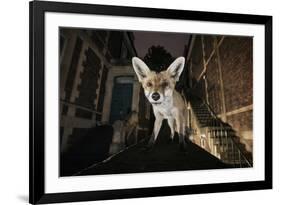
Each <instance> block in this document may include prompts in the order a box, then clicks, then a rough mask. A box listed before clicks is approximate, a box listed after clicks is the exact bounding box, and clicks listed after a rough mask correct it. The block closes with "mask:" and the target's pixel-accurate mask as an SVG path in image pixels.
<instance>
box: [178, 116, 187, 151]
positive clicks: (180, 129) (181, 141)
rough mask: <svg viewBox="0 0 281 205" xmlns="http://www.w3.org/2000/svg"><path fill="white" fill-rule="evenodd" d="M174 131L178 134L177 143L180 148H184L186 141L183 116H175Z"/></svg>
mask: <svg viewBox="0 0 281 205" xmlns="http://www.w3.org/2000/svg"><path fill="white" fill-rule="evenodd" d="M176 131H177V132H178V134H179V144H180V149H181V150H185V149H186V142H185V123H184V118H181V117H177V118H176Z"/></svg>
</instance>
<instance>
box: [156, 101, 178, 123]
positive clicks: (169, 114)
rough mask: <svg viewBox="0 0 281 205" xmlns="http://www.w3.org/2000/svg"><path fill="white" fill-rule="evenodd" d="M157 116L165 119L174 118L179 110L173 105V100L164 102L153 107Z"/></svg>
mask: <svg viewBox="0 0 281 205" xmlns="http://www.w3.org/2000/svg"><path fill="white" fill-rule="evenodd" d="M152 107H153V111H154V114H155V115H161V116H162V117H163V118H164V119H168V118H174V117H175V115H176V112H177V108H175V106H174V105H173V99H169V100H167V101H164V102H163V103H161V104H160V105H152Z"/></svg>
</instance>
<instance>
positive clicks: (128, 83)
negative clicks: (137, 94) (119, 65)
mask: <svg viewBox="0 0 281 205" xmlns="http://www.w3.org/2000/svg"><path fill="white" fill-rule="evenodd" d="M133 82H134V78H133V76H119V77H116V78H115V79H114V86H113V92H112V99H111V109H110V118H109V119H110V120H109V122H110V124H113V123H114V122H115V121H116V120H123V119H124V117H125V116H126V115H127V114H128V113H129V112H131V109H132V96H133Z"/></svg>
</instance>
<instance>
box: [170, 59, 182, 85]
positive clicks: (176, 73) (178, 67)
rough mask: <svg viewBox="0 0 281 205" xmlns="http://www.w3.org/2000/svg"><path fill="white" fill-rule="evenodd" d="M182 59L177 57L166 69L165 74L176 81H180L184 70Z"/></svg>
mask: <svg viewBox="0 0 281 205" xmlns="http://www.w3.org/2000/svg"><path fill="white" fill-rule="evenodd" d="M184 62H185V59H184V57H178V58H177V59H176V60H175V61H174V62H173V63H172V64H171V65H170V66H169V68H168V69H167V72H168V73H169V74H170V75H171V76H172V77H173V78H175V80H176V81H178V80H179V79H180V75H181V73H182V71H183V68H184Z"/></svg>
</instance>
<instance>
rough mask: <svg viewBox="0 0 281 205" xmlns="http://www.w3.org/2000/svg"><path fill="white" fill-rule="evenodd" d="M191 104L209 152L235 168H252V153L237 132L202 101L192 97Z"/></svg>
mask: <svg viewBox="0 0 281 205" xmlns="http://www.w3.org/2000/svg"><path fill="white" fill-rule="evenodd" d="M190 103H191V110H192V111H191V112H192V115H193V116H194V118H195V121H196V124H197V125H198V127H199V130H200V133H204V134H205V136H206V141H207V143H208V146H209V152H210V153H211V154H213V155H214V156H216V157H217V158H219V159H220V160H222V161H223V162H224V163H226V164H230V165H232V166H233V167H252V166H253V160H252V153H250V152H248V151H247V150H246V146H245V145H244V144H243V143H241V142H240V138H239V137H238V136H236V132H235V130H233V128H232V127H231V126H230V125H229V124H227V123H225V122H223V121H222V120H220V119H219V118H218V117H217V116H216V114H215V113H214V111H213V110H212V109H211V107H210V106H209V105H208V104H207V103H205V102H204V101H203V100H202V99H200V98H198V97H192V99H190Z"/></svg>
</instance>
